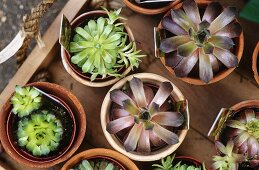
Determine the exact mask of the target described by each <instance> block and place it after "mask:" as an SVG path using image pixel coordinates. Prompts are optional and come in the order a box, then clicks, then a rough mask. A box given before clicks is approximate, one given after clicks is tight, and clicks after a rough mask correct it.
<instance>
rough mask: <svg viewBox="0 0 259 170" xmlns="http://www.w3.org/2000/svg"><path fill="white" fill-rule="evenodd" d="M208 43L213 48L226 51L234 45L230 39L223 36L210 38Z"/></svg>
mask: <svg viewBox="0 0 259 170" xmlns="http://www.w3.org/2000/svg"><path fill="white" fill-rule="evenodd" d="M208 41H209V42H210V43H212V44H213V45H214V46H215V47H218V48H224V49H228V50H229V49H231V48H232V47H233V46H234V45H235V44H234V42H233V40H232V39H231V38H229V37H225V36H212V37H211V38H210V39H209V40H208Z"/></svg>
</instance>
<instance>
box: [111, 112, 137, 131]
mask: <svg viewBox="0 0 259 170" xmlns="http://www.w3.org/2000/svg"><path fill="white" fill-rule="evenodd" d="M134 123H135V122H134V117H133V116H125V117H122V118H119V119H116V120H113V121H111V122H109V123H108V124H107V127H106V130H107V131H108V132H109V133H111V134H115V133H118V132H119V131H121V130H123V129H125V128H128V127H130V126H132V125H133V124H134Z"/></svg>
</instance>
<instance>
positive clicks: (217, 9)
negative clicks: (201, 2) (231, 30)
mask: <svg viewBox="0 0 259 170" xmlns="http://www.w3.org/2000/svg"><path fill="white" fill-rule="evenodd" d="M222 10H223V8H222V6H221V5H220V3H218V2H212V3H210V4H209V5H208V6H207V8H206V10H205V13H204V15H203V18H202V21H208V22H209V23H211V22H212V21H213V20H214V19H215V18H217V16H218V15H219V14H220V13H221V12H222Z"/></svg>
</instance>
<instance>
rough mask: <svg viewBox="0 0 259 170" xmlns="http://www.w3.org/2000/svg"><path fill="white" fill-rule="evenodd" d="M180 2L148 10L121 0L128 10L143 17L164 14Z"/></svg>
mask: <svg viewBox="0 0 259 170" xmlns="http://www.w3.org/2000/svg"><path fill="white" fill-rule="evenodd" d="M181 1H182V0H175V1H174V2H171V3H169V4H168V5H166V6H163V7H161V8H155V9H149V8H143V7H140V6H138V5H136V4H134V3H132V2H130V1H129V0H123V2H124V4H125V5H126V6H127V7H129V8H130V9H132V10H133V11H135V12H138V13H141V14H145V15H156V14H161V13H164V12H166V11H168V10H169V9H170V8H172V7H173V6H175V5H176V4H178V3H180V2H181Z"/></svg>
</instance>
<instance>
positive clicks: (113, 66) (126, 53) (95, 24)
mask: <svg viewBox="0 0 259 170" xmlns="http://www.w3.org/2000/svg"><path fill="white" fill-rule="evenodd" d="M106 12H107V14H108V18H104V17H99V18H97V19H96V20H90V21H88V23H87V25H85V26H84V27H77V28H76V29H75V32H76V34H75V35H74V37H73V41H72V42H70V53H71V54H72V57H71V62H72V63H73V64H76V65H77V66H78V67H80V68H81V69H82V72H83V73H90V74H91V75H92V76H91V81H93V80H95V78H96V77H97V76H98V75H100V76H102V77H103V78H104V77H106V76H107V75H109V76H115V77H118V76H120V73H119V70H120V69H121V68H122V67H124V66H125V67H126V68H128V67H131V68H132V69H133V67H138V66H139V62H140V58H141V57H144V56H145V55H141V54H139V53H140V52H141V51H140V50H136V43H135V42H132V41H131V40H129V38H128V34H127V32H126V31H125V28H124V23H121V22H119V19H123V18H121V17H120V16H119V14H120V12H121V9H119V10H117V11H112V12H109V11H107V10H106Z"/></svg>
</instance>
